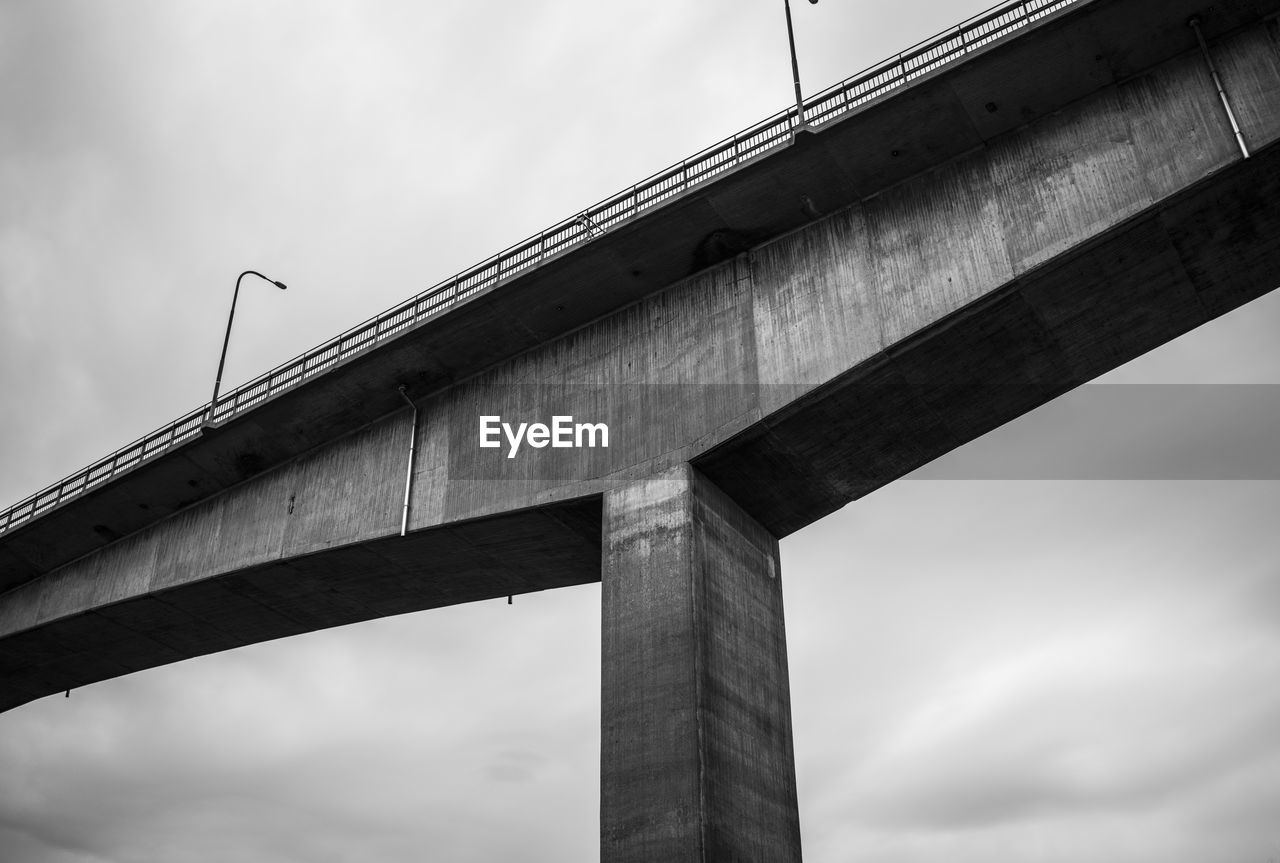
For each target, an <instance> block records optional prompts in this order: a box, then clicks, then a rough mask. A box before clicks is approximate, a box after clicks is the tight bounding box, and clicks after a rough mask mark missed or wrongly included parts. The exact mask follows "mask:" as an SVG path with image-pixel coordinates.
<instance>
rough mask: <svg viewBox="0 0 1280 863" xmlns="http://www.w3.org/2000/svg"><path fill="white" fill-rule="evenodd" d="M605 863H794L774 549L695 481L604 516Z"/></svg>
mask: <svg viewBox="0 0 1280 863" xmlns="http://www.w3.org/2000/svg"><path fill="white" fill-rule="evenodd" d="M603 557H604V571H603V573H602V580H603V592H602V595H603V606H604V608H603V626H602V632H601V641H602V654H603V657H602V658H603V666H602V702H601V726H602V727H601V745H600V750H601V751H600V762H601V763H600V783H601V788H600V837H601V838H600V845H601V861H602V863H633V861H634V863H641V861H643V863H652V861H658V860H661V861H663V863H683V861H688V863H695V861H696V863H719V861H729V860H733V861H768V863H788V861H799V860H800V820H799V814H798V810H797V806H796V781H795V759H794V754H793V751H792V743H791V698H790V691H789V684H788V679H787V647H786V633H785V631H784V629H783V621H782V584H781V581H780V579H779V560H778V542H777V540H776V539H775V538H774V537H773V536H772V535H771V534H770V533H769V532H768V531H767V530H765V529H764V528H763V527H762V526H760V524H758V523H757V522H756V521H755V520H754V519H752V518H751V517H750V516H749V515H747V514H746V513H745V512H743V511H742V510H741V509H740V508H739V507H738V506H737V504H735V503H734V502H733V501H732V500H730V499H729V497H728V496H727V495H725V494H724V493H723V492H722V491H720V489H718V488H716V487H715V486H714V485H712V483H711V482H710V481H709V480H707V479H706V478H704V477H703V476H701V475H700V474H698V473H697V471H695V470H693V469H692V468H691V467H689V466H687V465H686V466H683V467H681V468H677V469H674V470H672V471H669V472H667V473H664V474H661V475H659V476H656V477H653V478H650V479H646V480H642V481H640V482H636V483H634V484H631V485H628V486H625V487H622V488H618V489H614V490H612V491H609V492H607V493H606V494H605V501H604V554H603Z"/></svg>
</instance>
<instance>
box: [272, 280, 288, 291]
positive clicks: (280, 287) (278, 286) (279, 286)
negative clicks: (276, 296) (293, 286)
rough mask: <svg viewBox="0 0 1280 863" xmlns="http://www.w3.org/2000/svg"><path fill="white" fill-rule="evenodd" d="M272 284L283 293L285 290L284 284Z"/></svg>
mask: <svg viewBox="0 0 1280 863" xmlns="http://www.w3.org/2000/svg"><path fill="white" fill-rule="evenodd" d="M271 284H273V285H275V286H276V287H277V288H279V289H280V290H282V291H283V290H285V284H284V282H272V283H271Z"/></svg>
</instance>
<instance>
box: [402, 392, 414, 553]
mask: <svg viewBox="0 0 1280 863" xmlns="http://www.w3.org/2000/svg"><path fill="white" fill-rule="evenodd" d="M400 397H401V398H402V399H404V400H405V401H406V402H407V403H408V405H409V407H411V408H413V429H412V431H410V432H409V466H408V468H406V470H405V476H404V510H403V512H402V513H401V515H400V535H401V536H404V535H405V533H406V532H407V531H408V530H409V492H410V491H411V490H412V488H413V447H414V444H415V443H416V442H417V440H418V406H417V405H415V404H414V403H413V402H412V401H411V400H410V398H409V396H408V395H407V394H406V393H405V387H404V386H401V387H400Z"/></svg>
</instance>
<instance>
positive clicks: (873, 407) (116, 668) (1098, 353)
mask: <svg viewBox="0 0 1280 863" xmlns="http://www.w3.org/2000/svg"><path fill="white" fill-rule="evenodd" d="M1278 273H1280V146H1271V147H1269V148H1267V149H1265V150H1263V151H1261V152H1259V153H1257V154H1256V155H1255V156H1254V158H1252V159H1250V160H1248V161H1244V162H1238V163H1235V164H1233V165H1232V166H1230V167H1228V168H1226V169H1223V170H1222V171H1220V172H1219V173H1218V174H1216V175H1214V176H1213V177H1211V178H1209V179H1207V180H1204V181H1202V182H1201V183H1199V184H1197V185H1196V186H1194V187H1192V188H1191V189H1189V190H1187V191H1186V192H1184V193H1182V194H1180V195H1178V196H1176V197H1175V198H1174V199H1172V200H1169V201H1166V202H1164V203H1163V204H1162V205H1161V206H1160V207H1158V208H1153V209H1152V210H1151V211H1148V212H1143V213H1140V214H1138V215H1136V216H1134V217H1132V218H1130V219H1128V220H1127V221H1125V222H1123V223H1122V224H1121V225H1119V226H1118V227H1116V228H1114V229H1112V230H1110V231H1108V232H1107V233H1105V234H1103V235H1101V236H1098V237H1096V238H1095V239H1093V240H1092V241H1090V242H1088V243H1086V244H1084V245H1083V246H1081V247H1078V248H1076V249H1073V250H1071V251H1069V252H1067V253H1064V254H1062V255H1060V256H1058V257H1057V258H1054V259H1053V260H1051V261H1049V262H1046V263H1045V264H1043V265H1041V266H1039V267H1037V268H1035V269H1034V270H1032V271H1030V272H1028V273H1027V274H1025V275H1023V276H1022V277H1020V278H1018V279H1017V280H1015V281H1013V282H1012V283H1010V284H1008V285H1005V286H1004V287H1003V288H1001V289H1000V290H998V291H994V292H992V293H991V294H990V295H988V296H987V297H985V298H984V299H982V300H981V301H979V302H976V303H974V304H972V305H969V306H967V307H965V308H963V309H961V310H959V311H958V312H956V313H954V314H952V315H950V316H948V317H947V318H945V319H944V320H942V321H940V322H939V323H938V324H936V325H935V326H932V327H930V328H928V329H926V330H924V331H922V332H920V333H918V334H917V335H915V336H914V337H912V338H910V339H909V340H907V341H905V342H903V343H900V344H898V345H895V346H894V347H893V348H891V349H890V350H887V351H883V352H881V353H880V354H878V355H876V356H875V357H873V358H872V359H871V360H869V361H867V362H864V363H862V364H860V365H858V366H857V367H855V368H854V369H852V370H851V371H849V372H848V373H846V374H844V375H842V376H840V377H839V378H837V379H836V380H834V381H833V382H831V383H829V384H826V385H824V386H821V387H819V388H817V389H814V390H812V391H810V392H808V393H807V394H806V395H804V396H803V397H802V398H800V399H799V400H797V401H795V402H794V403H793V404H791V405H790V406H788V407H786V408H785V409H782V410H780V411H777V412H776V413H774V414H773V415H771V416H768V417H766V418H765V419H764V420H763V421H761V422H760V423H757V424H756V425H754V426H753V427H752V428H750V429H749V430H747V431H746V432H744V433H741V434H739V435H736V436H734V437H732V438H730V439H729V440H727V441H725V442H724V443H723V444H721V445H720V446H718V447H715V448H714V449H712V450H710V451H709V452H707V453H706V454H704V455H702V456H700V457H696V458H694V459H693V460H692V461H693V464H694V466H695V467H696V468H697V469H698V471H700V473H701V474H702V475H703V476H705V477H707V478H708V479H710V480H711V481H712V482H713V483H714V484H715V485H716V486H718V487H719V488H720V489H722V490H723V491H724V492H726V493H727V494H728V495H729V497H730V498H732V499H733V500H734V501H736V502H737V504H738V505H739V506H741V507H742V509H743V510H745V512H746V513H748V514H749V515H750V516H751V517H752V518H753V519H755V520H756V521H757V522H759V523H760V524H761V525H762V526H763V527H764V528H766V529H767V530H768V531H770V532H771V533H772V534H773V535H774V536H777V537H781V536H785V535H787V534H789V533H791V532H793V531H795V530H797V529H799V528H800V527H802V526H804V525H806V524H809V523H811V522H812V521H814V520H816V519H818V518H820V517H822V516H823V515H826V514H827V513H830V512H832V511H834V510H835V509H838V508H839V507H841V506H843V505H844V504H846V503H848V502H850V501H852V500H856V499H857V498H859V497H862V496H864V495H866V494H868V493H870V492H871V491H873V490H875V489H876V488H879V487H880V486H882V485H884V484H886V483H888V482H891V481H893V480H894V479H896V478H898V477H900V476H902V475H904V474H906V473H909V472H910V471H912V470H914V469H915V468H917V467H919V466H921V465H923V464H925V463H927V462H929V461H931V460H932V459H934V458H937V457H938V456H940V455H942V454H944V453H946V452H948V451H950V450H952V449H954V448H955V447H958V446H960V445H962V444H964V443H967V442H968V441H970V440H973V439H974V438H976V437H978V436H980V435H982V434H985V433H986V432H987V431H990V430H991V429H994V428H996V427H998V426H1000V425H1002V424H1004V423H1006V422H1008V421H1009V420H1012V419H1014V418H1016V417H1017V416H1020V415H1021V414H1023V413H1026V412H1027V411H1030V410H1032V409H1034V408H1036V407H1038V406H1040V405H1042V404H1044V403H1045V402H1047V401H1049V400H1050V399H1052V398H1054V397H1056V396H1057V395H1060V394H1062V393H1063V392H1066V391H1067V390H1069V389H1071V388H1073V387H1075V386H1078V385H1080V384H1082V383H1084V382H1086V381H1088V380H1090V379H1091V378H1093V377H1096V376H1097V375H1099V374H1102V373H1104V372H1106V371H1108V370H1110V369H1112V368H1115V367H1117V366H1119V365H1121V364H1122V363H1124V362H1126V361H1128V360H1130V359H1132V358H1134V357H1136V356H1139V355H1140V354H1142V353H1144V352H1146V351H1148V350H1151V349H1152V348H1155V347H1157V346H1159V345H1161V344H1163V343H1165V342H1167V341H1169V340H1170V339H1172V338H1175V337H1177V336H1178V335H1180V334H1182V333H1185V332H1187V331H1189V330H1191V329H1193V328H1194V327H1196V326H1199V325H1200V324H1202V323H1204V322H1206V321H1209V320H1212V319H1213V318H1215V317H1217V316H1219V315H1221V314H1224V313H1226V312H1228V311H1230V310H1232V309H1234V308H1237V307H1238V306H1240V305H1242V304H1244V303H1246V302H1248V301H1249V300H1252V299H1254V298H1256V297H1258V296H1261V295H1262V294H1264V293H1267V292H1268V291H1269V290H1271V289H1272V288H1274V287H1276V284H1277V281H1280V277H1278V276H1277V274H1278ZM619 482H620V483H621V482H624V481H621V480H620V481H619ZM601 506H602V504H601V497H600V494H599V493H591V494H586V495H584V496H582V497H580V498H577V499H573V500H568V501H562V502H558V503H550V504H546V505H543V506H539V507H533V508H528V509H524V510H521V511H518V512H513V513H509V514H505V515H500V516H494V517H488V518H480V519H472V520H464V521H460V522H457V523H453V524H449V525H446V526H442V527H438V528H433V529H429V530H421V531H412V532H410V534H409V535H408V536H407V537H400V536H391V537H383V538H380V539H376V540H370V541H366V542H359V543H353V544H349V545H344V546H341V547H337V548H331V549H327V550H323V551H317V552H315V553H311V554H307V555H304V556H299V557H293V558H291V559H288V560H283V561H273V562H270V563H266V564H260V565H256V566H250V567H247V568H244V569H241V570H239V571H236V572H233V573H229V574H224V575H220V576H218V577H216V578H210V579H203V580H199V581H195V582H194V583H183V584H174V585H173V586H170V587H165V588H161V589H156V590H153V591H152V592H150V593H148V594H147V595H144V596H135V597H131V598H127V599H122V600H120V601H117V602H111V603H103V604H100V605H98V606H97V607H95V608H93V609H92V610H89V611H85V612H82V613H77V614H71V615H67V616H63V617H62V618H61V619H58V620H55V621H53V622H51V623H48V624H45V625H42V626H38V627H33V628H29V629H26V630H25V631H21V632H16V633H13V634H10V635H7V636H5V637H4V639H3V642H2V643H0V682H2V683H3V686H0V709H9V708H12V707H15V706H17V705H20V704H23V703H25V702H27V701H30V700H33V699H35V698H39V697H41V696H44V695H49V694H52V693H55V692H60V691H62V690H64V689H68V688H74V687H78V686H83V685H86V684H89V683H92V682H95V681H98V680H104V679H107V678H111V677H116V676H119V675H121V674H127V673H130V672H133V671H138V670H141V669H144V668H150V667H154V666H157V665H163V664H167V663H170V662H175V661H179V660H181V659H185V658H189V657H194V656H200V655H204V654H208V653H214V652H217V651H221V650H227V649H230V648H234V647H238V646H242V645H246V644H251V643H255V642H259V641H265V640H269V639H274V638H281V637H285V636H289V635H295V634H299V633H302V632H308V631H312V630H315V629H320V628H325V627H331V626H338V625H343V624H348V623H354V622H357V621H361V620H368V619H372V618H376V617H382V616H386V615H391V614H400V613H405V612H411V611H417V610H422V609H427V608H434V607H440V606H445V605H452V604H457V603H462V602H471V601H476V600H482V599H492V598H496V597H502V596H506V595H511V594H520V593H526V592H530V591H537V590H547V589H551V588H555V587H563V586H568V585H573V584H582V583H587V582H592V581H597V580H599V579H600V577H601V576H600V573H601V511H602V510H601ZM224 529H225V525H224ZM128 566H129V560H128V558H127V556H126V557H125V558H124V559H117V560H116V561H114V562H112V563H110V564H108V563H107V562H105V561H104V562H103V563H102V564H101V566H100V568H99V571H98V572H97V573H96V574H95V576H94V577H95V579H96V580H97V581H99V582H103V581H106V582H111V581H113V580H115V581H120V582H123V581H125V580H126V579H127V573H124V572H123V570H124V569H127V568H128ZM16 598H18V597H17V596H16V595H13V594H11V595H10V599H11V600H13V599H16ZM62 600H63V601H66V602H68V603H74V602H75V597H74V596H64V597H62ZM11 604H12V603H11Z"/></svg>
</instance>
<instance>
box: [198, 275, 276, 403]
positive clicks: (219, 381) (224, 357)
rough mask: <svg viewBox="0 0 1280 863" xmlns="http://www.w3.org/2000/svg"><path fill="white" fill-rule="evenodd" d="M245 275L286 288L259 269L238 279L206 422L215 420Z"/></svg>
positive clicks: (232, 296) (232, 297)
mask: <svg viewBox="0 0 1280 863" xmlns="http://www.w3.org/2000/svg"><path fill="white" fill-rule="evenodd" d="M245 276H257V277H258V278H260V279H262V280H263V281H267V282H271V284H273V285H275V286H276V287H277V288H279V289H280V290H282V291H283V290H285V284H284V282H277V281H275V280H274V279H268V278H267V277H266V276H264V275H262V273H259V272H258V271H257V270H245V271H244V272H243V273H241V274H240V276H239V277H238V278H237V279H236V290H235V293H233V294H232V295H231V314H229V315H227V334H226V335H225V336H224V337H223V339H222V356H221V357H219V358H218V376H217V377H216V378H214V381H213V398H211V399H210V400H209V419H208V420H206V422H213V412H214V410H215V409H216V408H217V407H218V388H219V387H221V386H222V367H223V365H225V364H226V362H227V344H228V343H229V342H230V341H231V321H232V320H233V319H234V318H235V316H236V300H237V299H239V298H240V279H243V278H244V277H245Z"/></svg>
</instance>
